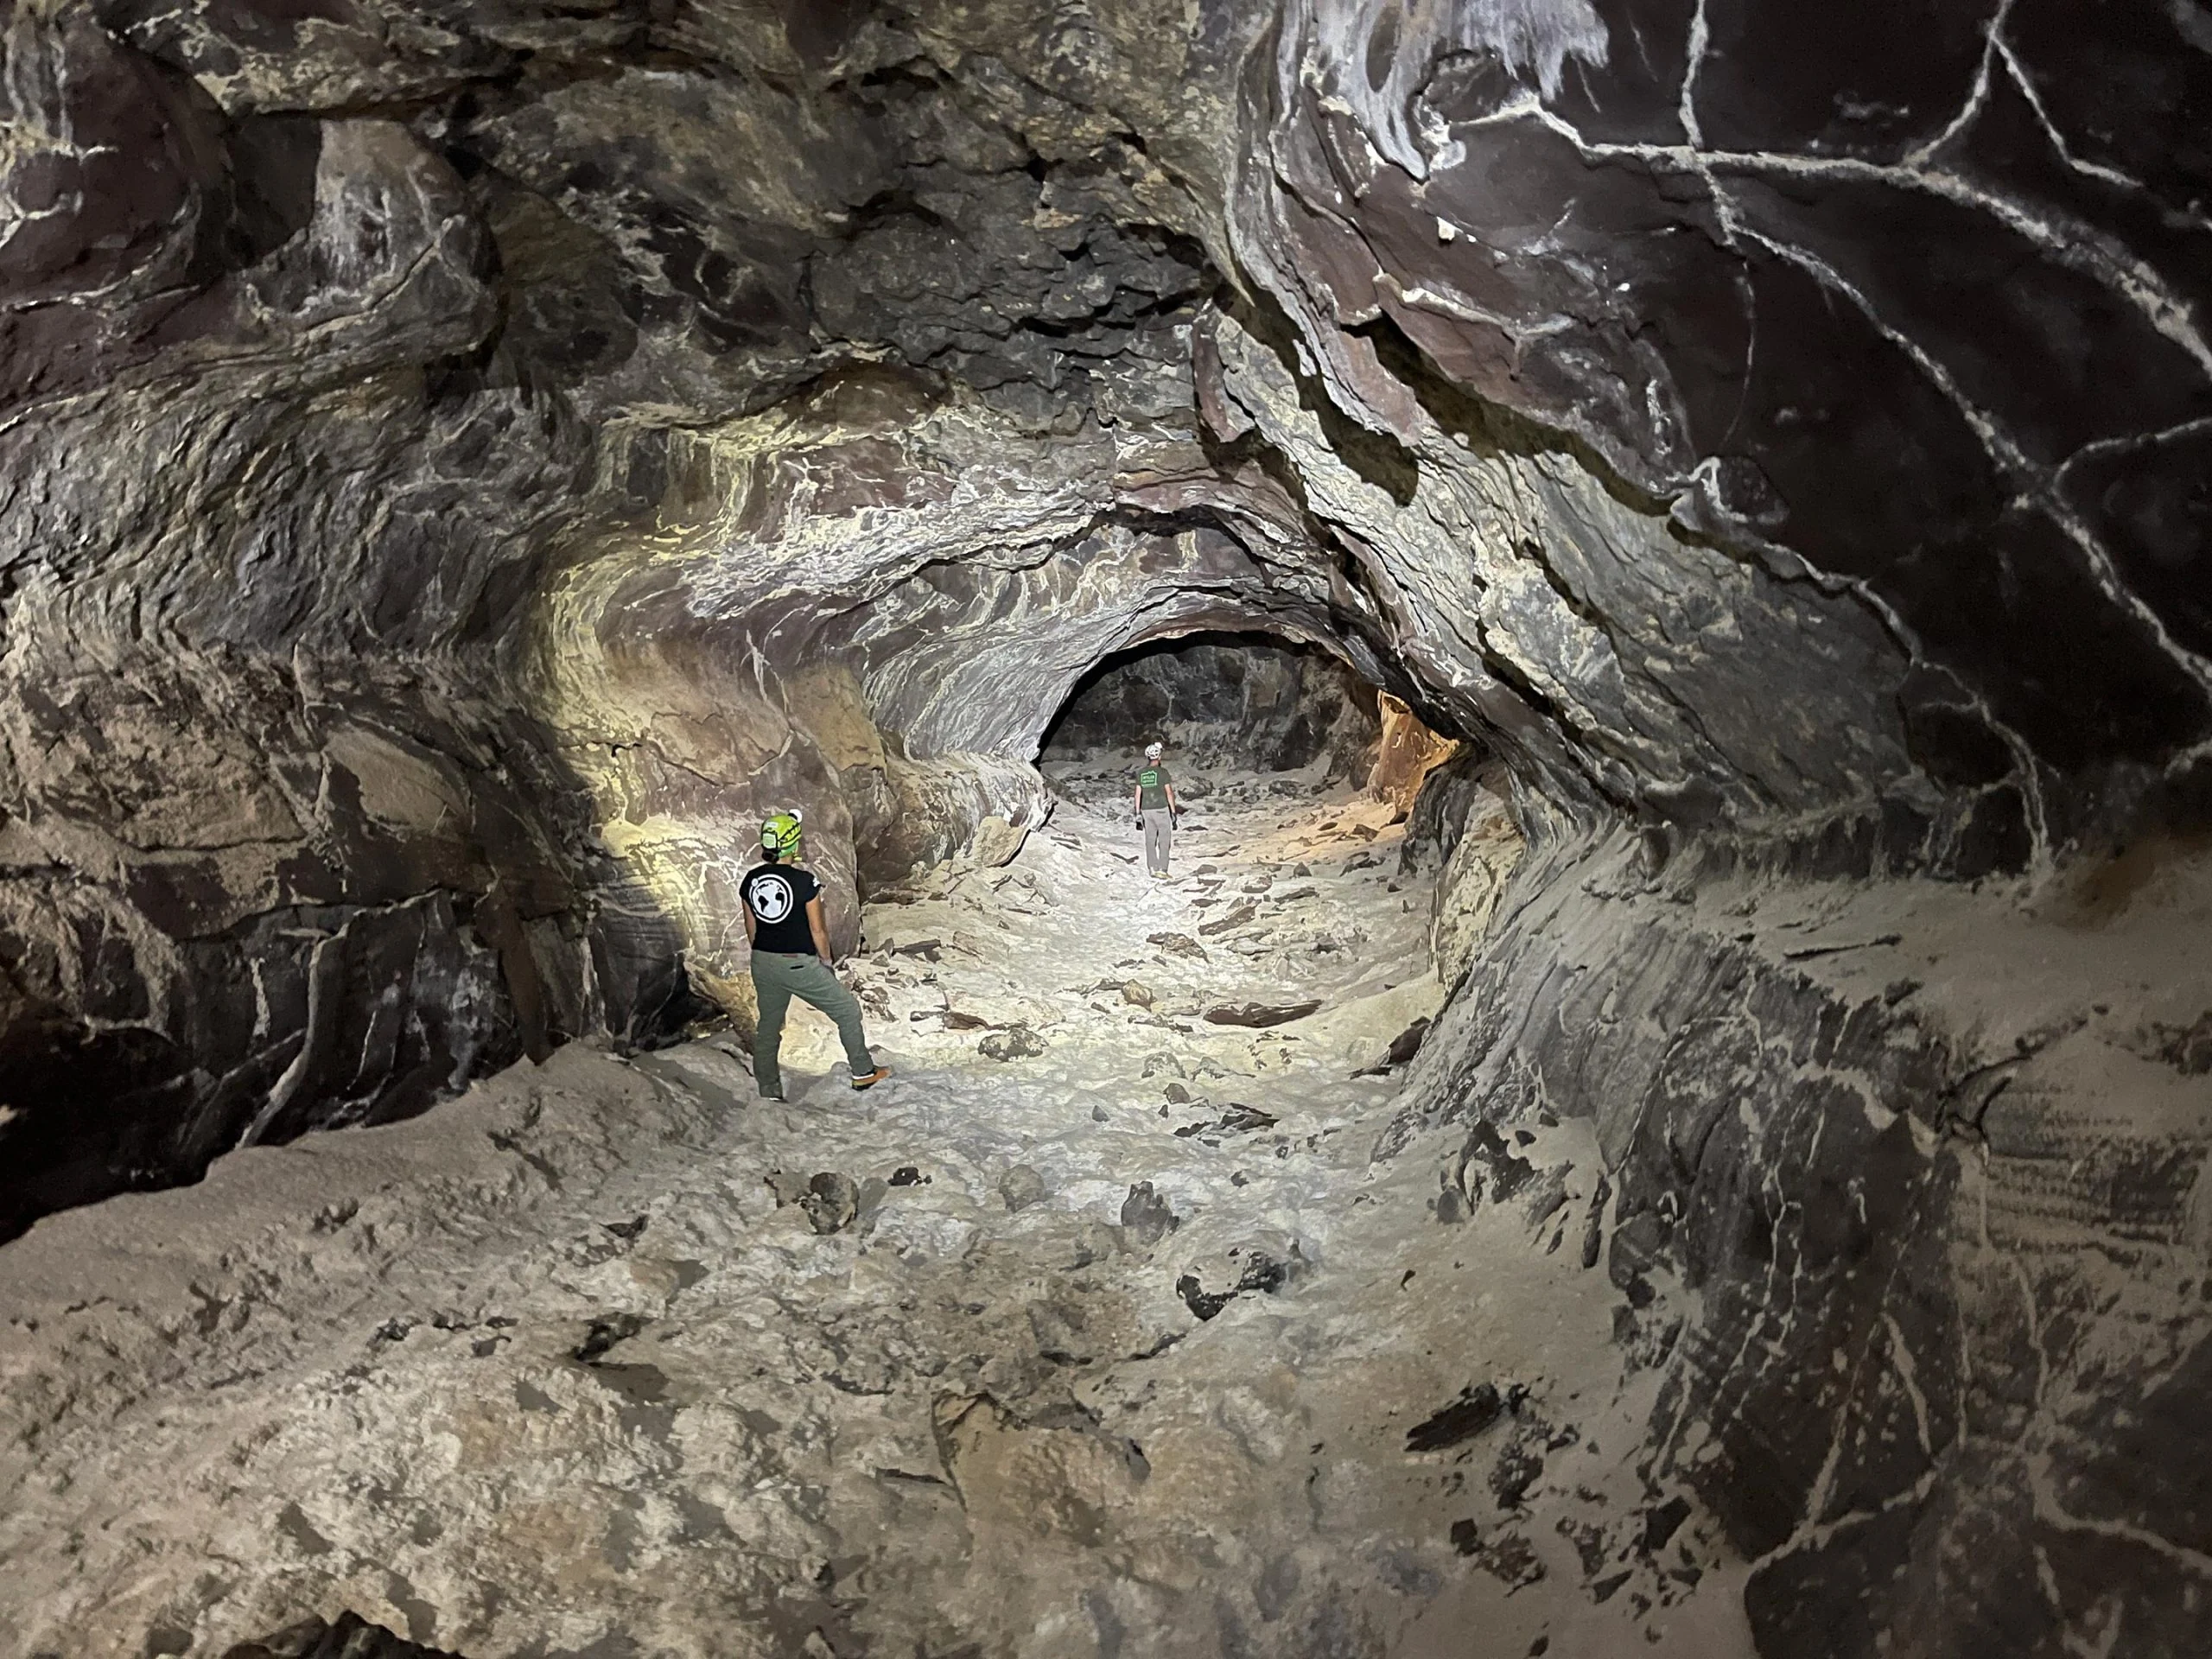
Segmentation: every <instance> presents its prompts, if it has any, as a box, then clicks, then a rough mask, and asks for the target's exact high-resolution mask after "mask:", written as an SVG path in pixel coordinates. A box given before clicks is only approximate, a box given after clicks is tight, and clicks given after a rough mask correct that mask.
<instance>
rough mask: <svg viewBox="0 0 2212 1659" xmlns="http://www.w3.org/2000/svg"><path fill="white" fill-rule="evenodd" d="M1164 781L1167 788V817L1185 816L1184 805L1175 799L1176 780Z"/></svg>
mask: <svg viewBox="0 0 2212 1659" xmlns="http://www.w3.org/2000/svg"><path fill="white" fill-rule="evenodd" d="M1163 781H1164V782H1165V783H1166V786H1167V815H1168V816H1169V817H1174V818H1179V817H1182V816H1183V803H1182V802H1180V801H1179V800H1177V799H1176V798H1175V780H1174V779H1172V778H1170V779H1164V780H1163Z"/></svg>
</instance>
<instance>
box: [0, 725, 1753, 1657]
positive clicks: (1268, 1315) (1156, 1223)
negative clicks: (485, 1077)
mask: <svg viewBox="0 0 2212 1659" xmlns="http://www.w3.org/2000/svg"><path fill="white" fill-rule="evenodd" d="M1126 779H1127V772H1126V769H1124V768H1122V766H1120V765H1119V763H1118V761H1116V760H1114V759H1113V758H1110V757H1109V758H1107V759H1104V760H1100V761H1098V762H1096V763H1095V764H1090V765H1086V766H1077V767H1073V768H1060V769H1058V771H1057V774H1056V776H1055V778H1054V781H1055V783H1056V785H1057V786H1058V788H1059V789H1060V790H1061V791H1062V792H1063V794H1064V795H1065V797H1068V799H1066V800H1065V801H1064V803H1063V804H1062V805H1061V807H1060V808H1059V810H1058V812H1057V813H1056V815H1055V816H1054V817H1053V819H1052V822H1051V823H1049V824H1048V826H1047V827H1046V829H1044V830H1042V831H1039V832H1037V833H1034V834H1033V835H1032V836H1030V837H1029V839H1028V841H1027V844H1026V845H1025V846H1024V847H1023V848H1022V849H1021V851H1020V854H1019V855H1018V856H1016V857H1015V858H1014V859H1013V861H1011V862H1010V863H1008V864H1007V865H1005V866H1004V867H1002V868H976V867H973V866H963V865H958V864H956V865H954V866H950V867H946V868H941V869H939V870H938V871H936V872H934V873H932V874H931V875H930V876H928V877H926V878H925V879H923V880H920V881H919V882H918V884H917V886H916V887H915V888H914V889H913V890H912V892H911V893H901V894H895V895H892V897H893V898H895V899H901V900H903V901H904V902H895V903H884V904H880V905H876V906H871V907H870V908H869V910H868V913H867V916H866V918H865V924H866V938H867V948H866V950H865V951H864V953H863V955H862V956H861V957H860V958H858V959H856V960H855V962H853V963H849V964H848V965H847V969H846V972H847V975H848V978H849V982H850V983H851V984H852V985H853V986H854V988H855V990H856V991H858V993H859V994H860V995H861V998H862V999H863V1001H864V1002H865V1004H866V1005H867V1007H868V1011H869V1022H870V1035H871V1038H872V1039H874V1040H875V1041H876V1042H877V1045H878V1048H879V1052H880V1054H881V1055H882V1056H883V1057H884V1058H887V1059H888V1060H889V1062H890V1063H891V1064H892V1065H894V1066H895V1067H896V1068H897V1074H896V1076H895V1077H893V1079H892V1080H891V1081H890V1082H889V1083H888V1084H885V1085H883V1086H882V1087H880V1088H879V1089H877V1090H874V1091H872V1092H870V1093H868V1094H867V1095H865V1096H856V1095H855V1094H853V1093H852V1092H851V1091H850V1090H848V1089H847V1087H846V1085H845V1082H844V1077H843V1070H842V1062H838V1063H836V1065H834V1066H833V1064H832V1063H833V1060H835V1058H836V1053H837V1051H836V1045H835V1040H834V1034H833V1033H832V1032H831V1030H830V1028H829V1024H828V1022H827V1021H826V1020H822V1019H820V1018H819V1017H818V1016H816V1015H814V1014H812V1013H811V1011H800V1012H798V1013H797V1014H795V1017H794V1021H793V1025H792V1028H791V1033H789V1037H788V1039H787V1042H786V1047H785V1073H786V1078H787V1081H788V1084H789V1085H790V1088H791V1096H792V1098H791V1102H790V1103H789V1104H788V1105H771V1104H764V1103H760V1102H757V1101H756V1100H755V1099H754V1098H753V1095H752V1090H751V1081H750V1077H749V1076H748V1074H747V1070H746V1066H745V1063H744V1058H743V1055H742V1052H741V1050H740V1049H739V1048H738V1046H736V1044H735V1043H734V1041H733V1040H732V1039H729V1038H728V1037H727V1036H725V1037H720V1038H715V1037H709V1038H708V1039H705V1040H701V1041H697V1042H694V1043H691V1044H689V1045H686V1046H682V1047H677V1048H674V1049H670V1050H666V1051H664V1052H658V1053H653V1054H650V1055H642V1056H638V1057H635V1058H632V1059H628V1060H625V1059H623V1058H617V1057H615V1056H613V1055H610V1054H608V1053H606V1052H597V1051H594V1050H590V1049H587V1048H583V1047H580V1046H579V1047H571V1048H569V1049H566V1050H563V1051H562V1052H558V1053H556V1055H555V1056H554V1057H553V1058H551V1059H550V1061H549V1062H547V1063H546V1064H545V1065H543V1066H542V1067H531V1066H528V1065H524V1066H520V1067H518V1068H516V1069H515V1070H513V1071H509V1072H507V1073H505V1074H504V1075H502V1076H500V1077H497V1078H494V1079H493V1080H491V1081H490V1082H488V1083H486V1084H482V1085H480V1086H479V1087H477V1088H476V1089H474V1090H471V1091H470V1092H469V1094H468V1095H467V1096H464V1097H463V1098H462V1099H461V1100H459V1101H457V1102H454V1103H452V1104H450V1105H448V1106H445V1107H442V1108H440V1109H438V1110H436V1111H435V1112H434V1113H432V1114H430V1115H429V1116H427V1117H424V1118H422V1119H419V1120H416V1121H415V1122H410V1123H405V1124H400V1125H396V1126H392V1127H390V1128H378V1129H370V1130H355V1131H346V1132H343V1133H338V1134H331V1135H319V1136H315V1137H311V1138H310V1139H308V1140H307V1141H302V1142H301V1143H299V1144H297V1145H295V1146H292V1147H283V1148H274V1149H257V1150H253V1151H249V1152H246V1153H243V1154H237V1155H235V1156H232V1157H231V1158H229V1159H226V1160H223V1161H222V1162H221V1163H220V1164H219V1165H218V1166H217V1167H216V1168H215V1170H214V1171H213V1173H212V1174H211V1175H210V1177H209V1179H207V1181H206V1182H205V1183H204V1184H203V1185H200V1186H198V1187H195V1188H193V1189H189V1190H186V1191H179V1192H166V1193H161V1194H156V1195H150V1196H134V1197H129V1198H119V1199H117V1200H114V1201H112V1202H111V1203H108V1204H105V1205H99V1206H97V1207H95V1208H92V1209H88V1210H84V1211H75V1212H73V1213H69V1214H66V1215H61V1216H58V1217H51V1218H49V1219H48V1220H47V1221H45V1222H42V1223H41V1224H39V1225H38V1226H37V1227H35V1229H34V1230H32V1231H31V1233H30V1234H29V1236H26V1237H24V1238H23V1239H22V1240H20V1241H18V1242H17V1243H15V1244H13V1245H11V1246H10V1247H8V1248H7V1249H5V1250H0V1312H4V1318H5V1320H6V1325H5V1330H6V1344H5V1355H4V1360H0V1380H4V1389H0V1419H3V1420H4V1433H3V1434H0V1494H4V1498H0V1632H7V1633H10V1634H8V1635H5V1636H0V1647H4V1649H5V1650H6V1651H7V1652H9V1653H20V1654H24V1655H31V1654H54V1655H66V1656H70V1659H76V1656H80V1655H82V1656H94V1655H130V1656H133V1659H137V1656H143V1655H148V1654H156V1653H191V1654H202V1653H205V1654H222V1653H225V1652H226V1651H227V1650H228V1649H230V1648H231V1647H232V1644H233V1643H239V1642H243V1641H245V1640H247V1639H248V1638H251V1637H259V1636H263V1635H265V1634H267V1633H269V1632H271V1631H274V1630H279V1629H281V1628H283V1627H285V1626H287V1625H291V1624H296V1622H298V1621H300V1620H302V1619H304V1618H309V1617H320V1618H337V1617H338V1616H339V1615H340V1613H341V1612H343V1611H349V1610H350V1611H353V1612H357V1613H359V1614H360V1615H361V1616H363V1617H365V1618H368V1619H369V1620H371V1621H372V1622H374V1623H376V1624H382V1625H385V1626H386V1627H388V1628H389V1629H391V1630H394V1631H396V1632H398V1633H400V1634H401V1635H404V1636H406V1637H410V1638H411V1639H412V1640H413V1641H416V1642H418V1643H426V1644H431V1645H433V1646H435V1647H436V1648H439V1649H451V1650H454V1651H457V1652H460V1653H463V1654H467V1655H470V1656H476V1659H491V1656H508V1655H515V1656H520V1655H531V1656H537V1659H556V1656H563V1655H566V1656H582V1655H592V1656H601V1659H622V1656H631V1659H645V1656H661V1655H685V1656H690V1655H698V1656H708V1655H713V1656H750V1655H784V1654H791V1655H797V1654H806V1655H813V1656H821V1655H824V1654H829V1655H836V1656H856V1655H862V1654H866V1655H875V1656H886V1659H888V1656H899V1659H906V1656H909V1655H914V1656H940V1659H950V1656H953V1655H961V1654H966V1655H975V1656H994V1659H995V1656H1001V1655H1006V1656H1015V1655H1019V1656H1024V1659H1030V1656H1035V1659H1046V1656H1052V1659H1058V1656H1069V1659H1077V1656H1080V1659H1108V1656H1120V1659H1136V1656H1150V1655H1160V1656H1168V1655H1175V1656H1193V1659H1197V1656H1209V1659H1211V1656H1233V1655H1252V1656H1301V1655H1313V1656H1321V1655H1331V1656H1338V1655H1376V1656H1382V1655H1391V1656H1399V1655H1403V1656H1414V1655H1438V1656H1445V1655H1452V1656H1490V1655H1497V1656H1521V1655H1525V1654H1534V1653H1539V1652H1545V1651H1548V1652H1549V1653H1551V1654H1554V1655H1573V1656H1585V1655H1602V1654H1607V1653H1616V1652H1617V1653H1620V1654H1630V1653H1637V1654H1646V1653H1653V1652H1657V1653H1662V1654H1671V1655H1681V1656H1696V1659H1728V1656H1730V1655H1732V1654H1736V1653H1742V1652H1748V1650H1749V1644H1748V1638H1747V1637H1746V1635H1745V1632H1744V1630H1743V1629H1742V1626H1741V1617H1742V1616H1741V1613H1740V1611H1738V1597H1737V1596H1736V1595H1735V1593H1734V1586H1736V1584H1737V1583H1738V1581H1739V1571H1738V1569H1736V1568H1735V1567H1733V1565H1732V1563H1731V1562H1730V1560H1728V1559H1727V1557H1726V1552H1725V1550H1723V1549H1722V1548H1720V1547H1719V1545H1717V1544H1716V1543H1715V1542H1714V1541H1713V1536H1712V1531H1713V1529H1711V1528H1710V1526H1709V1525H1708V1524H1707V1522H1706V1521H1705V1519H1704V1517H1702V1516H1700V1515H1699V1514H1696V1513H1694V1512H1691V1511H1690V1510H1688V1506H1687V1505H1685V1504H1683V1503H1681V1501H1680V1500H1675V1501H1673V1502H1671V1503H1669V1504H1668V1505H1666V1506H1663V1507H1662V1508H1658V1509H1654V1508H1652V1507H1650V1505H1649V1502H1648V1500H1647V1499H1646V1498H1645V1497H1644V1496H1643V1491H1642V1488H1641V1486H1640V1484H1639V1482H1638V1481H1637V1478H1636V1475H1635V1472H1634V1468H1633V1461H1634V1458H1635V1455H1636V1453H1637V1436H1638V1434H1639V1433H1640V1432H1641V1426H1642V1425H1643V1422H1644V1421H1645V1420H1646V1418H1647V1416H1648V1415H1649V1403H1650V1402H1649V1398H1648V1389H1649V1386H1650V1385H1649V1382H1648V1381H1647V1380H1646V1379H1643V1378H1633V1379H1624V1377H1623V1375H1622V1370H1621V1361H1620V1357H1619V1354H1618V1351H1617V1350H1616V1349H1615V1348H1614V1347H1613V1346H1612V1344H1611V1341H1610V1336H1611V1322H1612V1319H1613V1318H1614V1310H1615V1306H1616V1305H1617V1304H1618V1295H1617V1294H1615V1293H1613V1292H1612V1291H1611V1287H1609V1286H1608V1285H1607V1283H1606V1282H1605V1274H1604V1272H1603V1271H1602V1269H1600V1268H1595V1267H1593V1265H1592V1264H1593V1263H1595V1262H1598V1261H1599V1255H1600V1249H1601V1245H1602V1243H1603V1240H1604V1236H1605V1227H1606V1224H1607V1213H1606V1196H1607V1194H1606V1190H1605V1186H1604V1185H1603V1184H1602V1183H1601V1181H1600V1179H1599V1171H1598V1166H1597V1159H1596V1156H1595V1154H1594V1149H1593V1144H1592V1135H1591V1132H1590V1130H1589V1128H1588V1126H1587V1125H1585V1124H1577V1123H1567V1124H1558V1125H1553V1124H1549V1123H1539V1124H1537V1125H1535V1127H1532V1128H1526V1129H1522V1130H1520V1131H1517V1132H1515V1133H1513V1134H1512V1135H1510V1138H1507V1137H1503V1136H1500V1135H1497V1134H1496V1133H1495V1132H1491V1134H1490V1135H1487V1136H1483V1135H1478V1136H1477V1137H1476V1138H1475V1139H1474V1140H1472V1141H1467V1140H1465V1134H1464V1131H1460V1132H1455V1133H1454V1134H1453V1135H1450V1136H1448V1137H1445V1136H1441V1135H1440V1137H1439V1139H1438V1141H1437V1147H1436V1148H1434V1149H1433V1153H1434V1154H1435V1155H1427V1156H1405V1157H1401V1158H1399V1159H1396V1160H1394V1161H1392V1162H1389V1163H1387V1164H1382V1165H1376V1164H1371V1163H1370V1152H1371V1149H1372V1148H1373V1146H1374V1143H1375V1141H1376V1135H1377V1134H1378V1133H1379V1132H1380V1130H1381V1128H1382V1127H1383V1125H1384V1124H1385V1123H1386V1122H1388V1121H1389V1119H1390V1118H1391V1116H1393V1114H1394V1112H1395V1110H1396V1109H1397V1107H1398V1106H1399V1104H1400V1103H1401V1093H1402V1089H1403V1087H1404V1078H1405V1077H1406V1074H1407V1071H1408V1065H1405V1064H1399V1065H1395V1066H1393V1065H1390V1059H1391V1052H1392V1043H1393V1040H1394V1039H1400V1038H1401V1037H1402V1033H1407V1032H1408V1028H1409V1027H1412V1026H1413V1025H1414V1022H1415V1021H1416V1020H1420V1019H1421V1018H1423V1017H1425V1016H1427V1015H1428V1014H1431V1013H1432V1012H1433V1010H1434V1009H1435V1008H1436V1007H1437V1005H1438V1004H1439V1002H1440V1000H1441V996H1442V988H1441V987H1440V985H1439V983H1438V982H1437V980H1436V978H1435V976H1434V974H1433V971H1432V969H1431V959H1430V938H1431V931H1432V920H1431V912H1432V893H1431V890H1430V889H1431V883H1432V878H1431V877H1430V876H1429V875H1427V874H1421V873H1419V872H1414V873H1408V872H1404V871H1402V868H1401V859H1400V839H1401V836H1402V833H1403V831H1402V826H1400V825H1396V824H1393V823H1390V822H1389V818H1390V817H1391V814H1390V810H1389V808H1388V807H1387V806H1386V805H1384V804H1382V803H1379V802H1376V801H1372V800H1368V799H1364V798H1361V797H1358V796H1357V795H1355V794H1353V793H1351V792H1350V791H1344V790H1336V791H1330V790H1327V789H1325V788H1324V787H1323V786H1322V785H1319V783H1318V782H1317V781H1316V779H1315V778H1314V777H1313V776H1290V777H1278V778H1274V779H1234V778H1225V777H1211V776H1208V775H1205V773H1203V772H1190V773H1189V774H1188V775H1187V776H1186V777H1185V779H1184V780H1183V781H1184V784H1185V793H1186V795H1188V796H1189V797H1191V798H1192V808H1193V810H1192V814H1191V816H1190V818H1189V820H1188V821H1187V823H1186V827H1185V830H1184V832H1183V833H1182V835H1181V836H1180V838H1179V842H1178V845H1177V849H1176V853H1177V856H1176V874H1175V879H1174V880H1173V881H1171V882H1166V883H1155V882H1152V881H1150V880H1147V877H1146V876H1145V874H1144V872H1143V869H1142V865H1141V858H1140V856H1139V854H1140V850H1141V849H1140V846H1139V842H1138V837H1137V836H1136V833H1135V829H1134V827H1133V825H1132V824H1131V823H1130V821H1129V820H1130V814H1129V812H1128V808H1127V806H1126V804H1125V796H1124V794H1123V791H1125V790H1126V788H1127V783H1126ZM1486 844H1487V845H1490V846H1491V847H1492V848H1494V849H1501V850H1497V854H1496V856H1497V858H1499V859H1503V858H1507V857H1509V856H1510V855H1509V853H1507V852H1506V851H1504V850H1502V849H1503V842H1502V841H1499V840H1496V839H1495V838H1494V839H1493V841H1492V842H1490V843H1486ZM1484 856H1490V855H1489V854H1484ZM1467 863H1468V857H1467V856H1465V855H1463V856H1460V857H1457V858H1455V859H1454V861H1453V866H1452V868H1453V869H1454V870H1455V871H1458V872H1460V873H1461V874H1463V875H1464V874H1465V866H1466V865H1467ZM1496 878H1497V871H1495V870H1491V871H1489V872H1488V873H1487V874H1486V876H1485V878H1484V879H1485V880H1487V882H1488V885H1489V887H1490V888H1491V890H1494V889H1495V887H1496V885H1497V879H1496ZM1454 879H1455V880H1456V879H1459V877H1458V876H1455V878H1454ZM1308 1005H1313V1006H1311V1007H1309V1006H1308ZM1224 1021H1228V1022H1230V1023H1224ZM1253 1021H1257V1022H1261V1023H1257V1024H1254V1023H1249V1022H1253ZM1410 1046H1411V1043H1410V1039H1408V1040H1406V1041H1402V1042H1400V1043H1399V1045H1398V1049H1397V1052H1398V1053H1399V1054H1400V1055H1401V1056H1402V1055H1403V1054H1404V1052H1405V1051H1406V1050H1407V1049H1408V1047H1410ZM1419 1063H1420V1062H1419V1061H1418V1059H1415V1060H1414V1061H1413V1062H1412V1065H1414V1066H1417V1065H1419ZM1447 1140H1448V1141H1449V1143H1450V1144H1449V1147H1447V1146H1446V1141H1447ZM1463 1141H1464V1142H1465V1149H1464V1150H1460V1149H1459V1148H1460V1147H1461V1143H1462V1142H1463ZM1446 1153H1449V1154H1450V1155H1449V1156H1448V1157H1446V1156H1444V1154H1446ZM1440 1161H1441V1164H1442V1166H1443V1168H1444V1170H1445V1179H1444V1180H1443V1181H1442V1182H1441V1183H1440V1177H1439V1169H1440Z"/></svg>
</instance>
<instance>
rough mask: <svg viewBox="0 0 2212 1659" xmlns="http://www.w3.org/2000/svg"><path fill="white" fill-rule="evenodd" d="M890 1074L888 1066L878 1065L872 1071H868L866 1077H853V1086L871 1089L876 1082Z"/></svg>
mask: <svg viewBox="0 0 2212 1659" xmlns="http://www.w3.org/2000/svg"><path fill="white" fill-rule="evenodd" d="M890 1075H891V1068H890V1067H889V1066H887V1065H879V1066H877V1067H876V1068H875V1070H874V1071H871V1072H869V1073H868V1075H867V1076H866V1077H855V1078H854V1079H853V1087H854V1088H855V1089H873V1088H874V1087H875V1085H876V1084H879V1083H881V1082H882V1081H883V1080H884V1079H885V1078H886V1077H889V1076H890Z"/></svg>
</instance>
